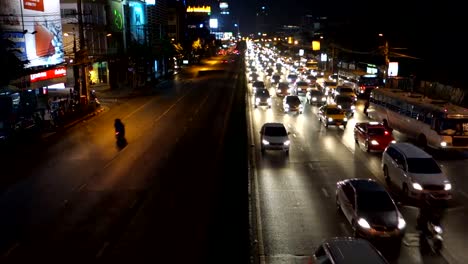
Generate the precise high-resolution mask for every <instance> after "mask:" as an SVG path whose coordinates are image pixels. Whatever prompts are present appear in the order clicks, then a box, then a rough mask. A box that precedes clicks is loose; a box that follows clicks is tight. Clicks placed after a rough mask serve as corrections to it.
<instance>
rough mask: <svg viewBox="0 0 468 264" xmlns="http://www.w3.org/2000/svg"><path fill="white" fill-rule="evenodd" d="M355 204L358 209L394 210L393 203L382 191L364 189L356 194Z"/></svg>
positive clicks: (366, 210)
mask: <svg viewBox="0 0 468 264" xmlns="http://www.w3.org/2000/svg"><path fill="white" fill-rule="evenodd" d="M357 205H358V209H359V211H365V212H369V211H374V212H375V211H377V212H378V211H381V212H382V211H395V204H394V203H393V201H392V198H390V195H388V193H387V192H384V191H365V192H360V193H359V194H358V196H357Z"/></svg>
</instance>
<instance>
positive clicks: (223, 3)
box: [219, 2, 229, 9]
mask: <svg viewBox="0 0 468 264" xmlns="http://www.w3.org/2000/svg"><path fill="white" fill-rule="evenodd" d="M226 8H229V5H228V3H226V2H220V3H219V9H226Z"/></svg>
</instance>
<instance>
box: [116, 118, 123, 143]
mask: <svg viewBox="0 0 468 264" xmlns="http://www.w3.org/2000/svg"><path fill="white" fill-rule="evenodd" d="M114 128H115V132H118V133H119V134H118V136H119V137H120V138H124V137H125V126H124V124H123V123H122V120H120V119H119V118H117V119H115V121H114Z"/></svg>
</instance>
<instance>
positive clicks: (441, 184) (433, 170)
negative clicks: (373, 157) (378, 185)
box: [381, 142, 452, 200]
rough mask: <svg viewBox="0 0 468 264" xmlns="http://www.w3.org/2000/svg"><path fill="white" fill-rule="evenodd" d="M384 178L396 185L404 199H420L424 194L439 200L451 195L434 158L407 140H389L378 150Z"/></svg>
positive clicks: (448, 184)
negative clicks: (391, 141) (389, 141)
mask: <svg viewBox="0 0 468 264" xmlns="http://www.w3.org/2000/svg"><path fill="white" fill-rule="evenodd" d="M381 166H382V170H383V174H384V178H385V181H386V182H387V184H388V185H394V186H396V187H397V188H398V189H399V190H400V191H401V193H402V195H403V198H406V199H412V198H414V199H421V198H423V197H424V196H425V195H427V194H432V195H433V196H434V197H436V198H438V199H442V200H450V199H451V198H452V193H451V190H452V184H451V183H450V181H449V179H448V178H447V175H445V173H444V172H443V171H442V169H441V168H440V166H439V164H437V162H436V161H435V160H434V158H433V157H432V156H431V155H429V154H428V153H427V152H425V151H424V150H422V149H421V148H419V147H417V146H415V145H413V144H411V143H408V142H398V143H394V144H390V145H389V146H388V147H387V148H386V149H385V150H384V152H383V153H382V162H381Z"/></svg>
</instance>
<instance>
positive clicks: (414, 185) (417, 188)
mask: <svg viewBox="0 0 468 264" xmlns="http://www.w3.org/2000/svg"><path fill="white" fill-rule="evenodd" d="M413 189H415V190H418V191H422V189H423V188H422V186H421V184H419V183H417V182H413Z"/></svg>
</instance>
